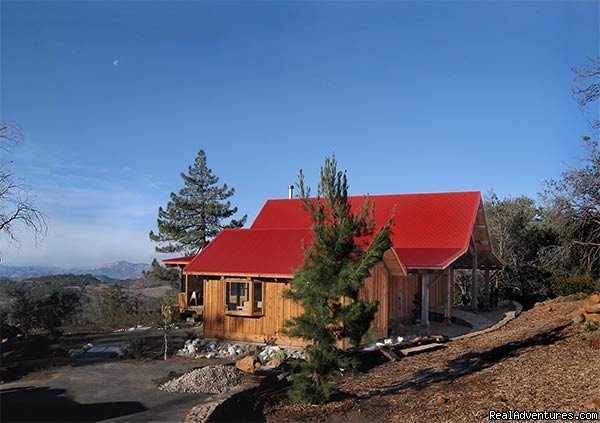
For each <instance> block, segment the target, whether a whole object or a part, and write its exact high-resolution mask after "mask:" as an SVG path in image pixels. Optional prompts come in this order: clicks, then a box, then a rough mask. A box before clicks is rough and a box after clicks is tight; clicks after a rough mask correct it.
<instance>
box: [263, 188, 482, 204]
mask: <svg viewBox="0 0 600 423" xmlns="http://www.w3.org/2000/svg"><path fill="white" fill-rule="evenodd" d="M444 194H479V195H481V191H480V190H466V191H430V192H398V193H388V194H370V193H366V194H352V195H348V198H362V197H400V196H409V195H444ZM309 198H311V199H315V198H317V197H309ZM290 200H295V201H302V200H303V198H299V197H295V198H268V199H267V200H266V201H265V202H267V201H290Z"/></svg>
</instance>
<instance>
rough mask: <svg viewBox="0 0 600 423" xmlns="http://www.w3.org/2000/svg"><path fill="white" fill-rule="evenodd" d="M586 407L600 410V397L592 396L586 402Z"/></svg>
mask: <svg viewBox="0 0 600 423" xmlns="http://www.w3.org/2000/svg"><path fill="white" fill-rule="evenodd" d="M585 408H587V409H588V410H600V397H596V398H592V399H591V400H589V401H588V402H586V403H585Z"/></svg>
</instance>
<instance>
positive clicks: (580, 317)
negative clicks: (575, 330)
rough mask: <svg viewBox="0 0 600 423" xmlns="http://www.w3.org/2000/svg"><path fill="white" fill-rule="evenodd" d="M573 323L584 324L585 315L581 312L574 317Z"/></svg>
mask: <svg viewBox="0 0 600 423" xmlns="http://www.w3.org/2000/svg"><path fill="white" fill-rule="evenodd" d="M571 321H572V322H573V323H575V324H578V323H583V322H585V316H584V314H583V313H581V312H579V313H577V314H575V315H574V316H573V318H572V319H571Z"/></svg>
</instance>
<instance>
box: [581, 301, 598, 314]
mask: <svg viewBox="0 0 600 423" xmlns="http://www.w3.org/2000/svg"><path fill="white" fill-rule="evenodd" d="M585 312H586V313H600V304H590V303H587V304H586V305H585Z"/></svg>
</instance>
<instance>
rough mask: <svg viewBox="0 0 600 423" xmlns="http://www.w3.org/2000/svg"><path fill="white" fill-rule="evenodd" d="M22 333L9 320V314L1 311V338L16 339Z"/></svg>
mask: <svg viewBox="0 0 600 423" xmlns="http://www.w3.org/2000/svg"><path fill="white" fill-rule="evenodd" d="M19 333H21V331H20V330H19V328H18V327H16V326H14V325H13V324H11V323H10V321H9V320H8V313H7V312H6V311H0V338H9V339H10V338H14V337H15V336H17V335H18V334H19Z"/></svg>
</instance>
